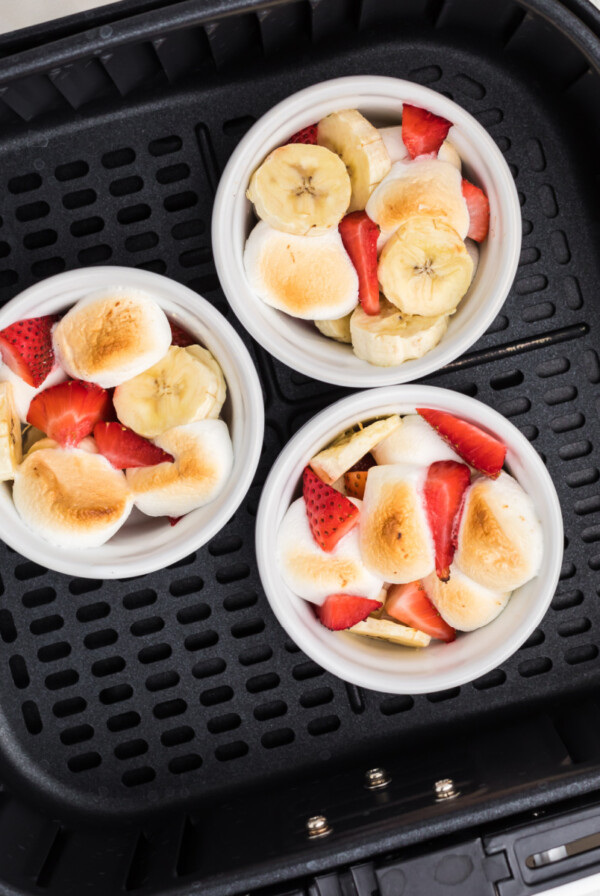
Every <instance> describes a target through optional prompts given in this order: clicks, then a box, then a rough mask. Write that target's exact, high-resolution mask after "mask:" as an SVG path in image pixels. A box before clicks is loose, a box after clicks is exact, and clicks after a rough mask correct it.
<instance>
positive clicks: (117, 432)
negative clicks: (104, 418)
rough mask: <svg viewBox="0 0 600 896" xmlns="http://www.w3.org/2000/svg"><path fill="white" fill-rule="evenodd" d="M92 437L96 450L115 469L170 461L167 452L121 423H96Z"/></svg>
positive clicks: (170, 458)
mask: <svg viewBox="0 0 600 896" xmlns="http://www.w3.org/2000/svg"><path fill="white" fill-rule="evenodd" d="M94 438H95V440H96V445H97V446H98V451H99V452H100V454H103V455H104V457H105V458H106V459H107V460H109V461H110V462H111V464H112V465H113V467H116V468H117V470H126V469H127V468H128V467H152V466H154V464H162V463H165V462H172V461H173V455H172V454H168V453H167V452H166V451H163V450H162V448H159V447H158V445H154V444H153V443H152V442H149V441H148V439H145V438H144V437H143V436H140V435H138V434H137V432H134V431H133V430H132V429H129V428H128V427H127V426H123V424H122V423H119V422H116V423H96V425H95V426H94Z"/></svg>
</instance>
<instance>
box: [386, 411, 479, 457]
mask: <svg viewBox="0 0 600 896" xmlns="http://www.w3.org/2000/svg"><path fill="white" fill-rule="evenodd" d="M371 454H372V455H373V457H374V458H375V460H376V461H377V463H378V464H422V465H423V466H426V467H428V466H429V464H432V463H435V461H436V460H456V461H459V462H462V461H461V458H460V457H459V456H458V454H456V453H455V452H454V451H453V450H452V448H450V446H449V445H447V444H446V442H444V440H443V439H442V438H440V436H438V434H437V432H436V431H435V430H434V429H433V428H432V427H431V426H430V425H429V423H426V422H425V420H423V418H422V417H420V416H419V415H418V414H409V415H407V416H406V417H403V418H402V422H401V423H400V426H398V427H397V428H396V429H395V430H394V431H393V432H392V433H391V434H390V435H389V436H388V437H387V438H386V439H384V440H383V442H380V443H379V445H376V446H375V448H373V449H372V451H371Z"/></svg>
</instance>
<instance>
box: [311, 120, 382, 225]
mask: <svg viewBox="0 0 600 896" xmlns="http://www.w3.org/2000/svg"><path fill="white" fill-rule="evenodd" d="M317 142H318V143H319V144H320V145H321V146H326V147H327V149H330V150H333V152H334V153H337V155H338V156H340V158H341V160H342V162H343V163H344V165H345V166H346V168H347V170H348V174H349V175H350V181H351V183H352V198H351V200H350V207H349V208H348V211H349V212H353V211H357V210H358V209H364V207H365V205H366V204H367V200H368V198H369V196H370V195H371V193H372V192H373V190H374V189H375V187H376V185H377V184H378V183H379V182H380V181H381V180H382V179H383V178H384V177H385V176H386V174H387V173H388V171H389V170H390V168H391V164H392V163H391V162H390V156H389V153H388V151H387V149H386V147H385V143H384V142H383V140H382V138H381V135H380V133H379V131H378V130H377V128H375V127H373V125H372V124H371V122H369V121H367V119H366V118H365V117H364V115H361V114H360V112H359V111H358V110H357V109H343V110H342V111H341V112H332V114H331V115H327V116H326V118H323V119H321V121H320V122H319V127H318V129H317Z"/></svg>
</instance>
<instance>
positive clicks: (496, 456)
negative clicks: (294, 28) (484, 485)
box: [417, 408, 506, 479]
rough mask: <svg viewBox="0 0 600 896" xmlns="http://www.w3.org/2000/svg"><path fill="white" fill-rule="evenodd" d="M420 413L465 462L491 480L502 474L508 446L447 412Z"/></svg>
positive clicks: (423, 409) (422, 411) (430, 410)
mask: <svg viewBox="0 0 600 896" xmlns="http://www.w3.org/2000/svg"><path fill="white" fill-rule="evenodd" d="M417 413H418V414H420V415H421V417H422V418H423V419H424V420H426V421H427V423H429V425H430V426H432V427H433V428H434V429H435V430H436V432H437V433H438V434H439V435H440V436H441V437H442V438H443V439H444V441H445V442H447V443H448V445H450V447H451V448H454V450H455V451H456V452H457V453H458V454H460V456H461V457H462V459H463V460H465V461H466V462H467V463H468V464H471V466H472V467H475V469H476V470H479V472H480V473H485V474H486V476H490V477H491V478H492V479H496V477H497V476H498V475H499V474H500V470H501V469H502V467H503V465H504V459H505V457H506V445H503V444H502V442H500V441H499V440H498V439H496V438H494V436H491V435H490V434H489V433H488V432H484V430H483V429H480V428H479V427H478V426H475V424H474V423H467V421H466V420H460V419H459V418H458V417H455V416H454V415H453V414H448V413H446V411H436V410H434V409H433V408H417Z"/></svg>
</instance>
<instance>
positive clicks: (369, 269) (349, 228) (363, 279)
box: [339, 212, 379, 314]
mask: <svg viewBox="0 0 600 896" xmlns="http://www.w3.org/2000/svg"><path fill="white" fill-rule="evenodd" d="M339 231H340V236H341V238H342V242H343V244H344V249H345V250H346V252H347V253H348V255H349V256H350V261H351V262H352V264H353V265H354V267H355V269H356V273H357V274H358V298H359V301H360V304H361V305H362V307H363V311H364V312H365V314H379V281H378V280H377V237H378V236H379V227H378V225H377V224H376V223H375V222H374V221H371V219H370V218H369V216H368V215H367V213H366V212H351V213H350V214H349V215H346V216H345V217H344V218H342V220H341V221H340V223H339Z"/></svg>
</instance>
